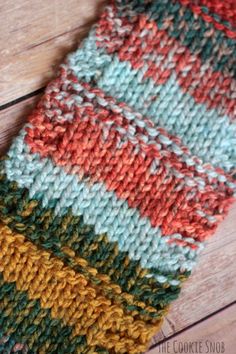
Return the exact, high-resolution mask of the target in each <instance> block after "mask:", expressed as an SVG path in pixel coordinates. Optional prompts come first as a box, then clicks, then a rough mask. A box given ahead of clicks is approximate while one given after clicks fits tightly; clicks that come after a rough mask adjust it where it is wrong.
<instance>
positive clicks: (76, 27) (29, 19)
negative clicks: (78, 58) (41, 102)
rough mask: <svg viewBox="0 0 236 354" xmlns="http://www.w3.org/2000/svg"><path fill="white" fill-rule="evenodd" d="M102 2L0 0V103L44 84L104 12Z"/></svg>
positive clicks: (88, 0)
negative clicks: (102, 11)
mask: <svg viewBox="0 0 236 354" xmlns="http://www.w3.org/2000/svg"><path fill="white" fill-rule="evenodd" d="M103 3H104V0H86V1H84V0H67V1H64V0H57V1H55V0H54V1H46V0H35V1H31V0H24V1H20V2H19V1H15V0H8V1H5V2H4V1H1V3H0V32H1V36H0V106H1V105H3V104H6V103H8V102H10V101H12V100H14V99H16V98H19V97H22V96H24V95H26V94H28V93H30V92H32V91H35V90H37V89H39V88H41V87H42V86H44V85H45V84H46V83H47V82H48V81H49V79H50V78H51V77H52V76H53V75H55V68H56V67H57V66H58V64H59V63H60V62H61V61H62V60H63V58H64V56H65V55H66V54H67V53H68V52H70V51H71V50H74V49H75V48H76V47H77V45H78V42H79V41H80V40H81V38H82V37H83V36H85V34H86V33H87V32H88V30H89V28H90V27H91V23H92V22H94V20H95V19H96V18H97V17H98V14H99V13H100V12H101V10H102V8H103V6H102V4H103Z"/></svg>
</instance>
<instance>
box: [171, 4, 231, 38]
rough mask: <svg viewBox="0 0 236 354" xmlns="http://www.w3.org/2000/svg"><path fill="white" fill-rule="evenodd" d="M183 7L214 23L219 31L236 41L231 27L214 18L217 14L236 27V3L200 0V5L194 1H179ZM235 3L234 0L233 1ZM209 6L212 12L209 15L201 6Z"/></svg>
mask: <svg viewBox="0 0 236 354" xmlns="http://www.w3.org/2000/svg"><path fill="white" fill-rule="evenodd" d="M178 1H179V2H180V3H181V4H182V5H185V6H188V7H189V8H190V9H191V10H192V12H193V13H195V14H197V15H200V16H201V17H202V18H203V20H204V21H206V22H209V23H212V24H213V26H214V27H215V28H216V29H217V30H219V31H222V32H224V34H225V35H226V36H227V37H228V38H231V39H236V32H234V31H232V30H231V29H230V28H229V26H227V25H225V24H223V23H221V22H220V21H218V20H216V19H215V18H214V17H213V16H214V14H217V15H219V16H220V17H221V20H226V21H229V22H230V24H231V25H232V27H233V28H235V27H236V7H235V2H234V3H233V2H232V3H230V2H228V4H227V2H226V1H225V0H224V2H222V0H219V1H220V2H217V0H216V1H215V0H214V3H213V1H212V0H199V1H198V3H199V4H197V3H196V4H194V3H193V1H192V0H178ZM233 1H234V0H233ZM199 5H203V6H207V8H208V9H209V10H210V11H211V12H210V13H209V14H207V13H205V12H204V11H203V9H202V7H201V6H199Z"/></svg>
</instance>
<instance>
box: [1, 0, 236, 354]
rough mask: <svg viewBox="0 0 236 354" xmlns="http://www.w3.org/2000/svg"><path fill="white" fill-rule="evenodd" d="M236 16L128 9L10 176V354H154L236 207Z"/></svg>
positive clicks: (111, 13)
mask: <svg viewBox="0 0 236 354" xmlns="http://www.w3.org/2000/svg"><path fill="white" fill-rule="evenodd" d="M235 58H236V4H235V1H234V0H228V1H226V0H225V1H224V2H222V1H221V0H214V1H213V0H192V1H190V0H157V1H149V0H129V1H128V0H116V1H110V4H109V5H108V6H107V7H106V8H105V10H104V13H103V14H102V16H101V18H100V20H99V22H98V23H97V24H96V25H95V26H93V28H92V29H91V31H90V33H89V35H88V37H87V38H86V39H85V40H84V41H83V43H82V44H81V45H80V47H79V48H78V49H77V50H76V51H75V52H74V53H72V54H69V55H68V57H67V58H66V60H65V61H64V63H63V64H61V66H60V68H59V71H58V76H57V77H56V78H55V79H54V80H53V81H52V82H51V83H49V85H48V86H47V88H46V91H45V94H44V95H43V97H42V98H41V100H40V102H39V103H38V105H37V107H36V108H35V109H34V111H33V112H32V114H31V115H30V116H29V117H28V122H27V123H26V125H25V126H24V128H23V129H22V131H21V132H20V134H19V136H18V137H17V138H16V139H15V141H14V142H13V144H12V146H11V148H10V150H9V152H8V153H7V155H6V156H5V157H3V158H2V159H1V162H0V352H1V353H2V352H4V353H16V352H17V353H32V354H35V353H55V354H60V353H65V354H68V353H87V354H89V353H91V354H92V353H104V354H105V353H143V352H145V350H146V349H147V347H148V344H149V342H150V339H151V338H152V336H153V335H154V334H155V333H156V332H157V331H158V330H159V329H160V326H161V324H162V322H163V318H164V316H165V315H166V314H167V312H168V309H169V305H170V303H171V302H172V301H173V300H175V299H176V298H177V297H178V295H179V293H180V289H181V286H182V283H183V282H184V281H185V280H186V279H187V278H188V277H189V275H190V274H191V271H192V269H193V267H194V265H195V263H196V259H197V256H198V254H199V252H200V251H201V249H202V248H203V246H204V243H205V241H206V240H207V239H208V238H209V237H210V236H211V235H212V234H213V233H214V232H215V230H216V227H217V225H218V224H219V222H220V221H221V220H222V219H223V218H224V216H225V214H226V213H227V210H228V207H229V205H230V204H231V203H232V201H233V199H234V196H235V192H236V183H235V166H236V163H235V162H236V134H235V133H236V124H235V121H236V105H235V99H236V71H235V69H236V59H235Z"/></svg>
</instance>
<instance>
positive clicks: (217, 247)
mask: <svg viewBox="0 0 236 354" xmlns="http://www.w3.org/2000/svg"><path fill="white" fill-rule="evenodd" d="M38 99H39V97H38V96H37V97H34V98H30V99H28V100H25V101H23V102H20V103H18V104H16V105H13V106H12V107H9V108H7V109H5V110H2V111H0V152H3V151H5V150H6V148H7V146H8V145H9V142H10V140H11V139H12V136H14V135H15V134H16V133H17V131H18V130H19V128H20V126H21V125H22V124H23V122H24V121H25V120H26V117H27V114H28V113H29V111H30V110H31V109H32V106H33V105H34V104H35V101H36V100H38ZM235 259H236V204H235V205H234V206H233V207H232V208H231V211H230V213H229V215H228V216H227V218H226V219H225V220H224V222H223V223H222V224H221V225H220V227H219V229H218V231H217V233H216V235H215V236H214V237H213V238H212V239H211V240H210V241H208V244H207V245H206V248H205V250H204V251H203V253H202V254H201V255H200V259H199V263H198V265H197V266H196V268H195V270H194V271H193V274H192V276H191V277H190V279H189V280H188V281H187V282H186V283H185V284H184V288H183V290H182V293H181V296H180V298H179V299H178V300H177V301H175V302H174V303H173V305H172V307H171V310H170V313H169V315H168V316H167V318H166V320H165V321H164V325H163V327H162V330H161V331H160V332H159V333H158V334H157V335H156V336H155V338H154V339H153V342H152V344H154V343H157V342H159V341H160V340H163V339H164V338H167V337H169V336H171V335H173V334H174V333H176V332H178V331H180V330H182V329H184V328H186V327H188V326H190V325H192V324H194V323H195V322H197V321H199V320H201V319H202V318H204V317H206V316H207V315H210V314H211V313H214V312H215V311H217V310H219V309H220V308H222V307H224V306H226V305H228V304H230V303H232V302H233V301H234V300H235V299H236V297H235V294H236V282H234V281H233V280H232V279H235V278H236V263H235V261H234V260H235Z"/></svg>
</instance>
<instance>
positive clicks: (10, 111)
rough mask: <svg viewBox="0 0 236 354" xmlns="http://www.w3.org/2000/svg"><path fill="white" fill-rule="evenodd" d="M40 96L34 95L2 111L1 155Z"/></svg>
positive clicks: (0, 125)
mask: <svg viewBox="0 0 236 354" xmlns="http://www.w3.org/2000/svg"><path fill="white" fill-rule="evenodd" d="M39 97H40V95H37V96H34V97H32V98H29V99H27V100H24V101H22V102H20V103H17V104H16V105H14V106H11V107H9V108H6V109H4V110H2V111H0V155H3V154H4V153H5V152H6V151H7V149H8V147H9V146H10V144H11V141H12V139H13V137H14V136H16V135H17V133H18V132H19V130H20V128H21V127H22V125H23V124H24V123H25V122H26V118H27V116H28V114H29V113H30V112H31V110H32V108H33V107H34V105H35V104H36V102H37V101H38V100H39Z"/></svg>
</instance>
